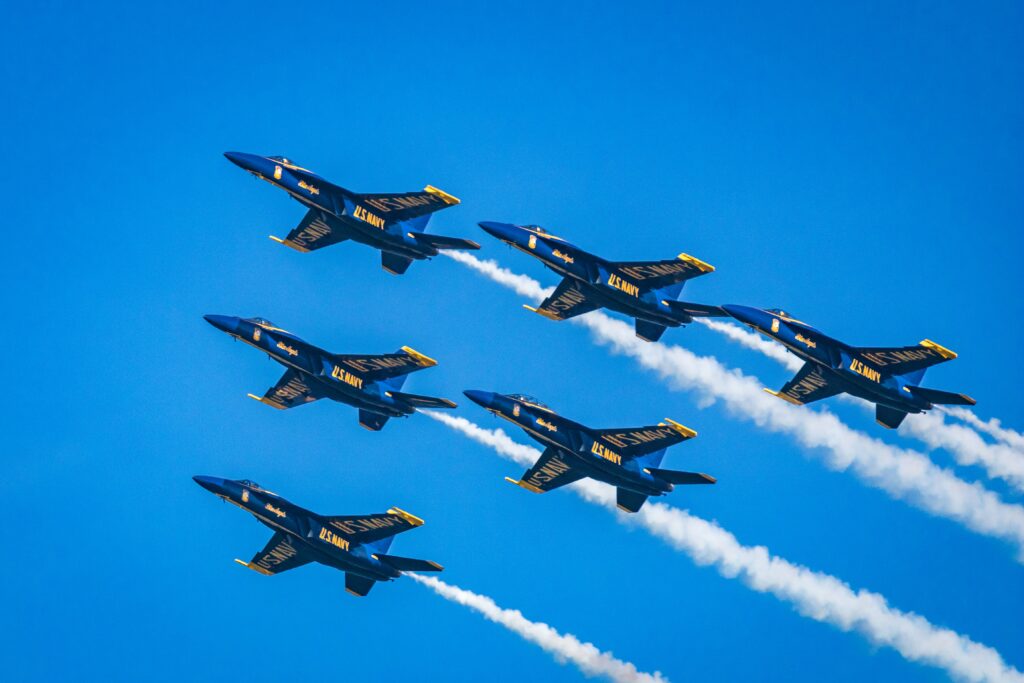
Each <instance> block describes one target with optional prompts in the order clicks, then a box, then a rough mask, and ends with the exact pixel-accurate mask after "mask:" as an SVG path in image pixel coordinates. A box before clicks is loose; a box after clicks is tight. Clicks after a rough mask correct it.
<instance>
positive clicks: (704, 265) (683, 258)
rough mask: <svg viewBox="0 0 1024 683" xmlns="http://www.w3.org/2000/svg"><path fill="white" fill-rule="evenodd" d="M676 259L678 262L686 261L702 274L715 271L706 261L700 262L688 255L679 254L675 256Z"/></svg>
mask: <svg viewBox="0 0 1024 683" xmlns="http://www.w3.org/2000/svg"><path fill="white" fill-rule="evenodd" d="M676 258H677V259H679V260H680V261H687V262H689V263H692V264H693V265H695V266H697V268H699V269H700V270H701V271H702V272H704V273H711V272H713V271H714V270H715V267H714V266H713V265H711V264H710V263H708V262H706V261H701V260H700V259H699V258H697V257H696V256H690V255H689V254H679V256H677V257H676Z"/></svg>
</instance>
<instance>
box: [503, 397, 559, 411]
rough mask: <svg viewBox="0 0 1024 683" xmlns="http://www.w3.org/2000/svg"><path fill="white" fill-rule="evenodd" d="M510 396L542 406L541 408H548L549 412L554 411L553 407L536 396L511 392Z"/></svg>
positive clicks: (529, 403) (522, 401)
mask: <svg viewBox="0 0 1024 683" xmlns="http://www.w3.org/2000/svg"><path fill="white" fill-rule="evenodd" d="M508 397H509V398H511V399H513V400H516V401H519V402H520V403H525V404H527V405H530V406H535V407H537V408H540V409H541V410H546V411H548V412H549V413H550V412H553V411H552V410H551V408H549V407H548V406H547V405H545V404H544V403H542V402H541V401H540V399H537V398H534V397H533V396H529V395H527V394H509V395H508Z"/></svg>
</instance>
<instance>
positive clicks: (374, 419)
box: [359, 410, 388, 432]
mask: <svg viewBox="0 0 1024 683" xmlns="http://www.w3.org/2000/svg"><path fill="white" fill-rule="evenodd" d="M387 422H388V416H387V415H381V414H380V413H371V412H370V411H369V410H360V411H359V426H360V427H365V428H366V429H369V430H370V431H371V432H379V431H380V430H382V429H384V425H386V424H387Z"/></svg>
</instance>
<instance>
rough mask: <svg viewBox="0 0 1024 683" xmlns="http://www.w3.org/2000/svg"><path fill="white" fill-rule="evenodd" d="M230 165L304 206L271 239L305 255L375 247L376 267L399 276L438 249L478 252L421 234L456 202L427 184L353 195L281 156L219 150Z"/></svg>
mask: <svg viewBox="0 0 1024 683" xmlns="http://www.w3.org/2000/svg"><path fill="white" fill-rule="evenodd" d="M224 156H225V157H227V158H228V160H229V161H231V163H233V164H235V165H237V166H239V167H240V168H242V169H245V170H246V171H248V172H249V173H252V174H253V175H254V176H256V177H257V178H259V179H261V180H266V181H267V182H268V183H270V184H271V185H274V186H275V187H279V188H281V189H282V190H284V191H285V192H287V193H288V194H289V195H291V196H292V198H294V199H295V200H296V201H298V202H299V203H300V204H302V205H303V206H305V207H307V208H308V211H307V212H306V215H305V216H304V217H303V218H302V220H301V221H300V222H299V224H298V226H296V227H295V229H294V230H292V231H291V232H290V233H288V236H287V237H285V238H284V239H281V238H279V237H274V236H271V239H272V240H274V241H276V242H280V243H281V244H284V245H285V246H288V247H291V248H292V249H295V250H296V251H300V252H309V251H314V250H316V249H322V248H323V247H329V246H331V245H332V244H338V243H340V242H344V241H345V240H352V241H354V242H360V243H361V244H366V245H368V246H371V247H373V248H374V249H379V250H380V252H381V266H382V267H383V268H384V270H386V271H387V272H389V273H391V274H393V275H402V274H403V273H405V271H406V270H407V269H408V268H409V264H411V263H412V262H413V261H414V260H423V259H428V258H430V257H432V256H437V254H438V252H439V251H440V250H442V249H479V248H480V245H479V244H477V243H476V242H474V241H472V240H465V239H460V238H458V237H444V236H442V235H431V234H429V233H427V232H426V229H427V222H428V221H429V220H430V214H432V213H433V212H435V211H440V210H441V209H447V208H448V207H449V206H455V205H456V204H458V203H459V200H458V199H457V198H455V197H453V196H451V195H450V194H448V193H447V192H444V191H442V190H439V189H437V188H436V187H433V186H431V185H427V186H426V187H425V188H423V191H421V192H398V193H390V194H388V193H385V194H358V193H356V192H352V191H350V190H346V189H345V188H343V187H341V186H339V185H334V184H333V183H330V182H328V181H326V180H324V179H323V178H321V177H320V176H318V175H317V174H316V173H313V172H312V171H310V170H309V169H306V168H302V167H301V166H299V165H297V164H295V163H293V162H292V161H289V160H288V159H286V158H285V157H281V156H268V157H265V156H260V155H258V154H246V153H244V152H225V153H224Z"/></svg>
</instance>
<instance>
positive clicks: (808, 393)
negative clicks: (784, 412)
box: [765, 361, 843, 405]
mask: <svg viewBox="0 0 1024 683" xmlns="http://www.w3.org/2000/svg"><path fill="white" fill-rule="evenodd" d="M765 391H767V392H768V393H769V394H771V395H772V396H778V397H779V398H781V399H782V400H784V401H789V402H790V403H794V404H796V405H803V404H804V403H811V402H813V401H820V400H821V399H823V398H828V397H829V396H835V395H836V394H840V393H842V392H843V388H842V387H841V386H839V383H838V382H836V380H834V379H831V380H830V378H829V377H827V376H826V375H825V374H824V372H823V371H822V369H821V366H820V365H818V364H817V363H812V362H810V361H808V362H806V363H804V366H803V367H802V368H800V372H798V373H796V377H794V378H793V379H791V380H789V381H788V382H786V385H785V386H784V387H782V389H781V390H779V391H772V390H771V389H765Z"/></svg>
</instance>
